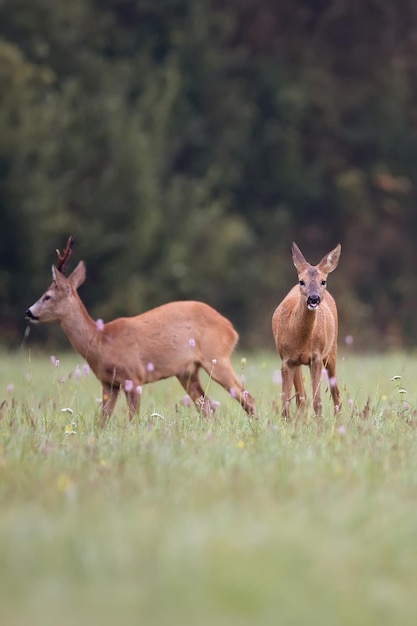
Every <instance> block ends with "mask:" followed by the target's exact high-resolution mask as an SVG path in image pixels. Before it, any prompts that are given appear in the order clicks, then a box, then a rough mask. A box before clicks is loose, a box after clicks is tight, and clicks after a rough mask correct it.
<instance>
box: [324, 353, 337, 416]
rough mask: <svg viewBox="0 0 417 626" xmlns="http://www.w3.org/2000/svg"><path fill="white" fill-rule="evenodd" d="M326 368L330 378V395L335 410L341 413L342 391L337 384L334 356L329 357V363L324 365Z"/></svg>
mask: <svg viewBox="0 0 417 626" xmlns="http://www.w3.org/2000/svg"><path fill="white" fill-rule="evenodd" d="M324 367H325V368H326V370H327V375H328V377H329V387H330V393H331V394H332V400H333V404H334V410H335V411H336V412H337V411H340V406H341V405H340V391H339V385H338V382H337V376H336V357H335V356H334V355H332V354H331V355H329V357H328V358H327V361H326V362H325V363H324Z"/></svg>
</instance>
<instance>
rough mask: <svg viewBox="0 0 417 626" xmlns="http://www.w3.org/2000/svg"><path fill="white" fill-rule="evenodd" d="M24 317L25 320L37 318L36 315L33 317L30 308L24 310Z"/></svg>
mask: <svg viewBox="0 0 417 626" xmlns="http://www.w3.org/2000/svg"><path fill="white" fill-rule="evenodd" d="M25 318H26V319H27V320H36V319H38V318H37V317H35V316H34V315H33V313H32V311H31V310H30V309H28V310H27V311H26V313H25Z"/></svg>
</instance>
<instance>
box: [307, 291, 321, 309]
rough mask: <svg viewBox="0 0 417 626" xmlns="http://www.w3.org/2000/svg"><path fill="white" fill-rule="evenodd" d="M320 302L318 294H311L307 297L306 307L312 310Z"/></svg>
mask: <svg viewBox="0 0 417 626" xmlns="http://www.w3.org/2000/svg"><path fill="white" fill-rule="evenodd" d="M319 304H320V296H318V295H316V294H313V295H312V296H308V298H307V308H308V310H309V311H314V310H315V309H317V307H318V306H319Z"/></svg>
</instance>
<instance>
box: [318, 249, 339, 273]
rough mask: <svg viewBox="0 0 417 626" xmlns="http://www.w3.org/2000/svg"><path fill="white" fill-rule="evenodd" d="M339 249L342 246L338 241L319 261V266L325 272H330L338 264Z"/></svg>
mask: <svg viewBox="0 0 417 626" xmlns="http://www.w3.org/2000/svg"><path fill="white" fill-rule="evenodd" d="M341 249H342V246H341V245H340V243H339V244H337V246H336V248H334V250H332V251H331V252H329V254H326V256H324V257H323V258H322V260H321V261H320V263H319V266H320V268H321V269H322V270H323V271H324V272H327V274H330V272H333V270H335V269H336V267H337V266H338V263H339V259H340V251H341Z"/></svg>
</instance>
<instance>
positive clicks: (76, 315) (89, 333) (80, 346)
mask: <svg viewBox="0 0 417 626" xmlns="http://www.w3.org/2000/svg"><path fill="white" fill-rule="evenodd" d="M61 328H62V330H63V331H64V333H65V334H66V336H67V337H68V339H69V341H70V343H71V345H72V346H73V348H74V349H75V350H76V351H77V352H78V353H79V354H81V356H82V357H83V358H84V359H86V360H87V361H90V358H91V357H92V356H93V355H94V354H95V353H96V352H97V350H98V343H99V341H100V333H99V331H98V330H97V327H96V324H95V322H94V320H93V319H92V318H91V317H90V316H89V314H88V312H87V309H86V308H85V306H84V304H83V303H82V301H81V299H80V298H79V296H78V294H75V295H74V296H73V297H72V301H71V306H69V307H68V310H67V313H66V315H65V317H64V318H62V319H61Z"/></svg>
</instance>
